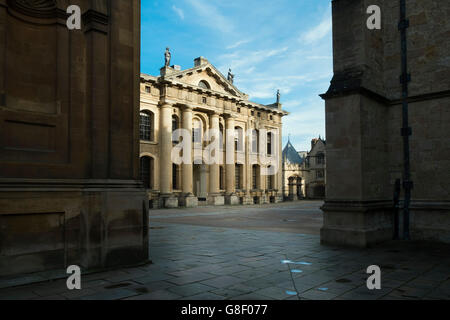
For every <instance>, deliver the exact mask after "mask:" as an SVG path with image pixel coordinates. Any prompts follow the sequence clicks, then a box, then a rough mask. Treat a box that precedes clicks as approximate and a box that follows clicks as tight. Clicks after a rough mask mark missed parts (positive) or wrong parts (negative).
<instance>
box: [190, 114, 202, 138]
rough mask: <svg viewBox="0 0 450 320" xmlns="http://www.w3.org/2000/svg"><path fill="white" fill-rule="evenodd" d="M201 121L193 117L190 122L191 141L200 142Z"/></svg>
mask: <svg viewBox="0 0 450 320" xmlns="http://www.w3.org/2000/svg"><path fill="white" fill-rule="evenodd" d="M202 133H203V129H202V122H201V121H200V120H199V119H194V121H193V123H192V142H194V143H201V142H202Z"/></svg>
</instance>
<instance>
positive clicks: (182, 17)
mask: <svg viewBox="0 0 450 320" xmlns="http://www.w3.org/2000/svg"><path fill="white" fill-rule="evenodd" d="M172 10H173V11H175V13H176V14H177V15H178V17H180V19H181V20H184V11H183V10H182V9H180V8H177V7H175V6H174V5H173V6H172Z"/></svg>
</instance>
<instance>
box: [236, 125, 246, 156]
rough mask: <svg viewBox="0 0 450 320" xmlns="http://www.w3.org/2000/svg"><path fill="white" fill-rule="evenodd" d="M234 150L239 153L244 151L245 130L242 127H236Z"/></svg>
mask: <svg viewBox="0 0 450 320" xmlns="http://www.w3.org/2000/svg"><path fill="white" fill-rule="evenodd" d="M234 130H235V138H234V149H235V150H236V151H239V152H243V151H244V130H242V128H241V127H235V128H234Z"/></svg>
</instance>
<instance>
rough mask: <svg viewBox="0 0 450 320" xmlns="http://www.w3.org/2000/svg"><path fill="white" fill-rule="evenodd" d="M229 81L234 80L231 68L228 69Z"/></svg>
mask: <svg viewBox="0 0 450 320" xmlns="http://www.w3.org/2000/svg"><path fill="white" fill-rule="evenodd" d="M228 81H230V82H231V83H233V82H234V74H232V73H231V69H229V70H228Z"/></svg>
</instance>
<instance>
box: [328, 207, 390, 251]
mask: <svg viewBox="0 0 450 320" xmlns="http://www.w3.org/2000/svg"><path fill="white" fill-rule="evenodd" d="M321 209H322V211H323V212H324V222H323V227H322V229H321V230H320V242H321V244H329V245H343V246H353V247H361V248H366V247H370V246H373V245H375V244H377V243H381V242H384V241H389V240H391V239H392V237H393V208H392V201H367V202H365V201H333V202H326V203H325V205H324V206H322V208H321Z"/></svg>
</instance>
